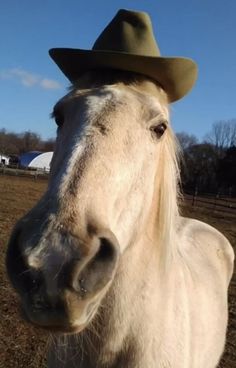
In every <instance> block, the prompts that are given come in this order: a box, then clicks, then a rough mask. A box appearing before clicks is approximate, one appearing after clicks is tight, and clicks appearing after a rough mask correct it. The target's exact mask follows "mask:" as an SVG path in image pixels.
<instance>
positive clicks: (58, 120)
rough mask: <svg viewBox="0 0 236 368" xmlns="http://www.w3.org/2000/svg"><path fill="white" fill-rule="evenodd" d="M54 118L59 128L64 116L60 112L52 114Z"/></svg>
mask: <svg viewBox="0 0 236 368" xmlns="http://www.w3.org/2000/svg"><path fill="white" fill-rule="evenodd" d="M54 120H55V123H56V124H57V126H58V127H59V128H61V127H62V125H63V123H64V116H63V115H62V114H55V115H54Z"/></svg>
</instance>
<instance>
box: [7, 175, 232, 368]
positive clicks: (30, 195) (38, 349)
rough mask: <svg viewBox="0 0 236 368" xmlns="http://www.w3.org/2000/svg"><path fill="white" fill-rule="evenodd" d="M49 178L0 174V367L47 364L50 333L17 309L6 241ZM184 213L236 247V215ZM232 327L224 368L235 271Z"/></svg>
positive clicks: (202, 211) (228, 364)
mask: <svg viewBox="0 0 236 368" xmlns="http://www.w3.org/2000/svg"><path fill="white" fill-rule="evenodd" d="M46 186H47V181H46V180H42V179H38V180H34V179H32V178H21V177H8V176H1V175H0V300H1V302H0V316H1V327H0V368H23V367H24V368H25V367H28V368H42V367H45V356H46V350H47V335H44V334H43V333H41V332H37V331H36V330H35V329H33V328H31V326H29V325H26V324H25V323H24V322H23V321H22V320H21V318H20V316H19V312H18V307H17V306H18V303H17V296H16V295H15V293H14V292H13V291H12V289H11V288H10V286H9V282H8V280H7V277H6V273H5V252H6V244H7V241H8V238H9V235H10V233H11V230H12V227H13V225H14V224H15V223H16V221H17V220H18V219H19V218H20V217H21V216H23V215H24V213H26V212H27V211H28V210H29V209H30V208H31V207H32V206H33V205H34V204H35V202H36V201H37V200H38V199H39V198H40V197H41V195H42V193H43V192H44V191H45V189H46ZM182 212H183V214H184V215H185V216H189V217H192V218H197V219H199V220H202V221H205V222H207V223H209V224H211V225H213V226H215V227H216V228H217V229H219V230H220V231H222V232H223V233H224V234H225V235H226V236H227V237H228V239H229V240H230V241H231V243H232V245H233V246H234V249H235V250H236V219H234V218H233V219H232V218H231V217H229V218H228V217H227V216H225V215H224V214H223V215H222V213H220V212H216V211H215V212H214V211H208V210H206V209H204V207H195V208H193V207H191V205H190V204H189V203H183V204H182ZM229 312H230V315H229V316H230V319H229V328H228V335H227V345H226V349H225V354H224V356H223V358H222V361H221V364H220V367H221V368H235V367H236V274H234V277H233V280H232V283H231V287H230V290H229Z"/></svg>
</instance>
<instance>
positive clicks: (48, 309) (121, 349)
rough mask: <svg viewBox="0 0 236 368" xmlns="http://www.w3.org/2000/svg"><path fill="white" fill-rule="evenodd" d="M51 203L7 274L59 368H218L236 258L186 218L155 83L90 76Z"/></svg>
mask: <svg viewBox="0 0 236 368" xmlns="http://www.w3.org/2000/svg"><path fill="white" fill-rule="evenodd" d="M52 115H53V117H54V119H55V121H56V124H57V126H58V128H57V140H56V148H55V152H54V155H53V159H52V163H51V173H50V178H49V183H48V188H47V190H46V193H45V194H44V195H43V197H42V198H41V199H40V201H39V202H38V203H37V204H36V206H35V207H34V208H33V209H32V210H30V212H29V213H27V214H26V215H25V216H24V217H23V218H22V219H21V220H20V221H19V222H18V223H17V224H16V226H15V228H14V230H13V232H12V235H11V238H10V241H9V246H8V252H7V260H6V264H7V270H8V274H9V278H10V280H11V283H12V285H13V286H14V288H15V289H16V290H17V292H18V294H19V295H20V299H21V304H22V309H23V314H24V318H25V319H26V320H28V321H29V322H30V323H32V324H33V325H34V326H35V327H36V328H43V329H46V330H48V331H49V332H51V333H52V336H53V337H52V340H53V341H52V343H51V345H50V348H49V352H48V367H50V368H56V367H57V368H62V367H67V368H68V367H77V368H95V367H96V368H118V367H119V368H121V367H128V368H146V367H148V368H190V367H191V368H213V367H216V366H217V364H218V362H219V360H220V357H221V355H222V352H223V350H224V344H225V335H226V328H227V318H228V312H227V290H228V285H229V282H230V279H231V276H232V272H233V259H234V254H233V250H232V247H231V245H230V244H229V242H228V240H227V239H226V238H225V237H224V236H223V235H222V234H221V233H220V232H219V231H217V230H216V229H214V228H213V227H211V226H209V225H208V224H206V223H203V222H200V221H197V220H194V219H190V218H184V217H182V216H181V214H180V211H179V206H178V201H179V196H180V190H179V176H180V175H179V173H180V170H179V156H180V150H179V148H178V143H177V141H176V138H175V135H174V133H173V131H172V128H171V126H170V112H169V102H168V96H167V95H166V93H165V92H164V90H163V89H162V87H161V86H160V85H159V84H158V83H157V82H156V81H153V80H152V79H151V78H147V77H145V76H142V75H141V74H135V73H129V72H122V71H117V70H111V71H109V70H101V71H99V72H98V71H90V72H86V73H84V74H83V75H82V76H81V77H80V78H78V80H77V81H76V83H74V84H73V86H72V87H71V88H70V90H69V91H68V93H67V94H66V96H64V97H63V98H62V99H61V100H60V101H59V102H57V103H56V105H55V107H54V109H53V113H52Z"/></svg>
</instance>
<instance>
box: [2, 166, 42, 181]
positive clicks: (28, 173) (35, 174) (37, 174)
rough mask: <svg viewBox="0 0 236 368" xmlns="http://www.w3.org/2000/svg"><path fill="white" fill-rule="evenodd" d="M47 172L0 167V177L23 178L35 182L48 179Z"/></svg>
mask: <svg viewBox="0 0 236 368" xmlns="http://www.w3.org/2000/svg"><path fill="white" fill-rule="evenodd" d="M48 174H49V173H48V172H47V171H45V170H22V169H16V168H14V169H13V168H9V167H4V166H3V167H0V175H12V176H24V177H31V178H34V179H35V180H36V179H38V178H46V179H47V178H48Z"/></svg>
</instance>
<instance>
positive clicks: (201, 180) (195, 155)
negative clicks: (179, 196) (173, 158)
mask: <svg viewBox="0 0 236 368" xmlns="http://www.w3.org/2000/svg"><path fill="white" fill-rule="evenodd" d="M177 138H178V140H179V143H180V145H181V147H182V151H183V160H181V177H182V186H183V189H184V190H185V191H191V192H193V191H197V192H201V193H215V194H219V195H220V194H225V195H234V196H235V195H236V119H232V120H228V121H218V122H215V123H214V124H213V125H212V129H211V131H210V132H209V133H208V134H207V135H206V136H205V138H204V139H203V141H202V142H198V140H197V138H196V137H195V136H194V135H189V134H187V133H185V132H182V133H177Z"/></svg>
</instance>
